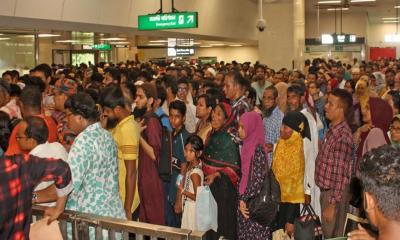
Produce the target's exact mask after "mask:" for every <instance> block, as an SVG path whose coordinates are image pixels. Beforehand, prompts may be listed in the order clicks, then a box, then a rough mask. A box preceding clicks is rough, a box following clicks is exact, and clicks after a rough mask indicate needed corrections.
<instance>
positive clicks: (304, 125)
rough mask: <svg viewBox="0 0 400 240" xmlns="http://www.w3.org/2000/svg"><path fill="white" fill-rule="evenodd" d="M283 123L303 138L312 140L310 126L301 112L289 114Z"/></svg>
mask: <svg viewBox="0 0 400 240" xmlns="http://www.w3.org/2000/svg"><path fill="white" fill-rule="evenodd" d="M282 123H283V124H285V125H286V126H288V127H290V128H291V129H293V130H294V131H296V132H298V133H300V134H301V136H302V137H303V138H308V139H310V140H311V132H310V126H309V125H308V121H307V118H306V117H305V116H304V115H303V114H302V113H301V112H288V113H286V115H285V117H283V120H282Z"/></svg>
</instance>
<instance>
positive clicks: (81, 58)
mask: <svg viewBox="0 0 400 240" xmlns="http://www.w3.org/2000/svg"><path fill="white" fill-rule="evenodd" d="M89 62H91V63H92V64H93V63H94V62H95V61H94V53H72V65H74V66H76V65H77V66H79V64H81V63H85V64H87V65H89Z"/></svg>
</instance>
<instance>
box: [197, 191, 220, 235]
mask: <svg viewBox="0 0 400 240" xmlns="http://www.w3.org/2000/svg"><path fill="white" fill-rule="evenodd" d="M196 223H197V229H198V230H199V231H208V230H210V229H212V230H214V231H215V232H216V231H217V229H218V206H217V202H216V201H215V199H214V196H213V195H212V193H211V190H210V188H209V187H208V186H200V187H198V188H197V195H196Z"/></svg>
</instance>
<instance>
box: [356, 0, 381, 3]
mask: <svg viewBox="0 0 400 240" xmlns="http://www.w3.org/2000/svg"><path fill="white" fill-rule="evenodd" d="M350 2H352V3H362V2H376V0H351V1H350Z"/></svg>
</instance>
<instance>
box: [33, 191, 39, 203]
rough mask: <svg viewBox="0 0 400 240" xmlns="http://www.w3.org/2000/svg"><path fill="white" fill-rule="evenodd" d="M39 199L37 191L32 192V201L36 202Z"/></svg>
mask: <svg viewBox="0 0 400 240" xmlns="http://www.w3.org/2000/svg"><path fill="white" fill-rule="evenodd" d="M37 200H38V195H37V194H36V193H33V194H32V203H36V202H37Z"/></svg>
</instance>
